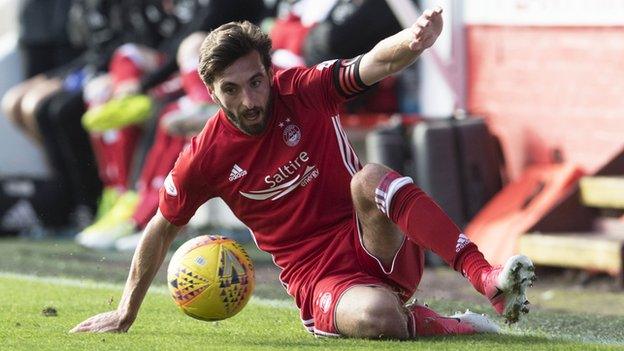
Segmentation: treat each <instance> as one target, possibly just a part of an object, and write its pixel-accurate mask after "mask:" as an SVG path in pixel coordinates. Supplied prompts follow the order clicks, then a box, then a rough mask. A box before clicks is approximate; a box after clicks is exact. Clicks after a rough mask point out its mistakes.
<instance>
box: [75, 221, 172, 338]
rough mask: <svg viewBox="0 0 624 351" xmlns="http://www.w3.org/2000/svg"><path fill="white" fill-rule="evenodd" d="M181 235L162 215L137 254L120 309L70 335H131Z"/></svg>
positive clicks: (89, 321)
mask: <svg viewBox="0 0 624 351" xmlns="http://www.w3.org/2000/svg"><path fill="white" fill-rule="evenodd" d="M179 231H180V227H177V226H175V225H173V224H171V223H169V221H167V220H166V219H165V217H163V215H162V214H161V213H160V211H158V213H156V215H155V216H154V218H152V219H151V220H150V222H149V224H148V225H147V227H146V228H145V231H144V232H143V237H142V238H141V242H140V243H139V246H138V247H137V249H136V251H135V252H134V257H133V258H132V264H131V266H130V273H129V274H128V280H126V286H125V288H124V292H123V296H122V297H121V301H120V302H119V306H118V307H117V309H116V310H114V311H109V312H104V313H100V314H98V315H95V316H93V317H91V318H89V319H87V320H85V321H84V322H82V323H80V324H78V325H77V326H75V327H74V328H73V329H72V330H70V332H71V333H76V332H94V333H102V332H126V331H128V329H129V328H130V326H131V325H132V323H133V322H134V320H135V318H136V316H137V314H138V312H139V307H140V306H141V303H142V302H143V298H144V297H145V294H146V293H147V289H148V288H149V286H150V284H151V283H152V280H153V279H154V276H155V275H156V272H157V271H158V268H159V267H160V265H161V264H162V262H163V260H164V259H165V256H166V255H167V250H168V249H169V247H170V246H171V242H172V241H173V239H174V238H175V236H176V235H177V234H178V232H179Z"/></svg>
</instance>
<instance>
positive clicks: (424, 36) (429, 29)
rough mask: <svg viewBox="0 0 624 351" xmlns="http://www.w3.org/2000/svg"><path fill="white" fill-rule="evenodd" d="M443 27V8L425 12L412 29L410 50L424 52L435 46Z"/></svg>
mask: <svg viewBox="0 0 624 351" xmlns="http://www.w3.org/2000/svg"><path fill="white" fill-rule="evenodd" d="M442 25H443V23H442V8H441V7H436V8H434V9H433V10H431V9H428V10H425V12H423V14H422V15H421V16H420V17H418V19H417V20H416V23H414V24H413V25H412V27H411V28H410V29H411V31H412V35H413V37H412V40H411V41H410V44H409V48H410V50H412V51H422V50H425V49H427V48H428V47H430V46H431V45H433V43H435V41H436V39H437V38H438V36H439V35H440V33H441V32H442Z"/></svg>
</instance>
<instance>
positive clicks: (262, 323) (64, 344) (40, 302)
mask: <svg viewBox="0 0 624 351" xmlns="http://www.w3.org/2000/svg"><path fill="white" fill-rule="evenodd" d="M22 245H23V246H22ZM38 245H39V246H38ZM20 248H23V249H24V250H35V251H36V252H38V253H39V254H40V256H41V257H47V259H48V260H51V261H49V265H50V266H51V265H53V264H50V262H55V261H54V259H55V257H56V255H57V254H58V252H66V250H64V249H63V250H61V249H59V247H58V246H56V247H55V246H54V245H49V243H45V244H30V245H29V244H28V243H24V244H20V243H17V244H16V243H15V242H10V241H3V240H0V269H2V270H3V271H5V273H0V350H37V351H39V350H171V349H175V350H247V349H249V350H369V349H376V350H488V351H490V350H523V351H525V350H624V318H623V317H622V314H621V311H622V308H623V307H622V302H623V301H624V297H622V296H621V295H622V294H619V293H608V294H593V296H591V295H592V294H586V293H584V292H581V295H579V294H577V293H576V292H571V291H567V292H566V291H554V292H553V291H552V290H551V293H550V294H551V295H552V294H554V296H561V297H562V299H563V301H560V299H558V298H549V299H548V300H549V301H550V302H549V303H548V304H543V305H541V306H540V307H541V308H537V309H535V310H534V311H532V312H531V314H529V316H528V318H527V319H526V320H525V321H524V322H521V323H520V324H519V325H518V326H514V327H504V328H503V334H502V335H479V336H462V337H444V338H425V339H420V340H414V341H407V342H399V341H370V340H350V339H330V338H315V337H313V336H311V335H310V334H308V333H307V332H305V331H304V329H303V328H302V325H301V323H300V321H299V316H298V311H297V310H296V309H295V308H294V306H293V304H292V302H291V301H290V300H289V299H287V298H285V297H284V296H282V297H281V298H264V297H260V298H259V297H254V299H252V300H251V302H250V303H249V304H248V306H247V307H246V308H245V309H243V311H242V312H241V313H240V314H239V315H237V316H235V317H233V318H231V319H229V320H225V321H221V322H211V323H209V322H202V321H196V320H194V319H192V318H190V317H187V316H185V315H184V314H182V313H181V312H180V311H179V310H178V309H177V307H176V306H175V305H174V304H173V302H172V300H171V297H170V296H169V294H168V291H167V290H166V287H165V286H164V283H163V282H160V281H157V283H156V286H155V287H154V288H152V289H151V290H150V292H149V293H148V295H147V297H146V300H145V303H144V305H143V307H142V309H141V313H140V314H139V317H138V319H137V320H136V322H135V324H134V325H133V327H132V328H131V329H130V331H129V332H128V333H127V334H68V330H69V329H71V328H72V327H73V326H74V325H75V324H77V323H79V322H80V321H82V320H84V319H85V318H87V317H89V316H91V315H93V314H95V313H98V312H104V311H107V310H110V309H112V308H114V307H115V306H116V304H117V302H118V300H119V297H120V295H121V291H122V285H121V284H120V282H119V280H118V279H110V280H109V281H107V280H106V279H105V278H100V277H99V276H98V278H90V277H93V274H91V273H89V274H84V276H82V275H72V274H67V272H65V273H58V272H57V271H55V270H53V269H51V268H50V267H46V269H47V270H45V271H42V270H41V269H42V268H41V267H39V268H36V269H34V270H30V271H29V270H28V269H26V271H24V267H23V266H22V267H21V268H20V267H19V265H18V264H16V260H17V259H16V255H17V252H18V251H19V250H20ZM33 248H34V249H33ZM68 248H70V251H72V252H74V253H75V254H76V256H80V255H78V253H80V252H79V249H77V248H75V247H73V246H71V245H69V246H68ZM46 253H47V254H46ZM22 254H23V252H22ZM82 254H85V255H92V253H85V252H82ZM46 255H47V256H46ZM62 255H65V253H63V254H62ZM35 256H36V255H35ZM20 257H23V255H21V256H20ZM81 257H82V259H84V258H85V257H86V256H81ZM29 259H33V260H34V258H33V256H32V255H31V256H30V258H29ZM127 259H128V258H127V257H126V260H127ZM257 260H258V261H262V260H263V258H261V257H258V258H257ZM63 262H65V265H67V266H69V267H72V268H71V269H74V268H75V267H74V266H72V263H71V260H63ZM100 263H101V262H100ZM260 263H261V262H260ZM23 264H25V265H26V266H27V267H31V266H32V265H30V264H27V263H23ZM54 264H58V262H56V263H54ZM11 266H14V268H15V269H11ZM61 266H62V265H61ZM61 266H59V267H57V268H56V269H59V270H61V271H62V270H63V269H67V266H62V267H61ZM110 266H115V264H114V263H113V264H111V265H108V266H107V267H110ZM120 266H121V265H120ZM63 267H64V268H63ZM119 270H120V272H119V276H123V275H125V271H126V270H127V267H125V268H119ZM7 271H9V272H7ZM11 271H12V272H14V273H10V272H11ZM85 271H88V268H85ZM15 272H20V273H15ZM22 273H26V274H22ZM42 273H44V274H42ZM35 274H39V275H46V276H47V277H37V276H35ZM57 276H65V277H67V278H59V277H57ZM84 278H86V279H84ZM90 279H97V281H98V282H97V283H96V282H93V280H90ZM267 289H268V288H265V290H267ZM537 292H538V293H539V294H544V293H545V292H544V291H540V290H539V288H538V290H537ZM260 295H265V296H266V294H264V293H261V294H260ZM585 295H589V296H585ZM268 296H272V295H271V294H269V295H268ZM592 297H593V298H594V300H593V299H592ZM534 299H538V296H537V295H536V296H534ZM566 301H567V302H568V304H570V303H571V304H572V305H574V306H579V308H572V309H570V308H568V309H566V308H565V304H566ZM586 301H595V302H596V304H595V307H596V308H595V309H594V308H593V307H592V306H590V307H589V308H588V307H587V303H585V302H586ZM428 302H431V303H430V305H431V306H432V307H433V308H435V309H437V310H439V311H441V312H444V313H449V312H454V311H457V310H460V309H461V308H464V309H465V308H466V307H470V308H471V309H473V310H475V311H477V312H484V313H488V314H490V315H491V314H492V313H491V309H490V308H489V306H486V305H485V304H475V303H474V302H467V301H456V300H453V301H450V300H448V299H439V300H433V301H428ZM604 303H606V304H607V306H604ZM608 305H611V307H612V308H611V310H609V308H608ZM47 307H52V308H54V309H55V310H56V312H57V313H56V316H46V315H45V314H44V313H43V310H44V309H45V308H47ZM591 310H596V311H598V313H591ZM497 321H498V322H501V321H500V319H497Z"/></svg>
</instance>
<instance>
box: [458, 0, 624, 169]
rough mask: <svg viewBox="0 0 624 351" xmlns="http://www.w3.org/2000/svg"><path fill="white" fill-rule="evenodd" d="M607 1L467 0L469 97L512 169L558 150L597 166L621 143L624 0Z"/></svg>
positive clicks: (545, 159)
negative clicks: (490, 129) (607, 4)
mask: <svg viewBox="0 0 624 351" xmlns="http://www.w3.org/2000/svg"><path fill="white" fill-rule="evenodd" d="M607 2H609V3H610V4H611V6H607V7H606V8H605V7H602V6H600V7H597V8H596V7H595V5H596V2H594V1H591V2H589V1H580V0H574V1H570V2H568V1H564V2H562V1H555V0H552V1H548V0H544V1H541V2H535V1H519V0H518V1H499V2H496V3H494V2H492V1H489V0H472V1H469V2H467V4H470V5H469V6H468V8H467V10H466V48H467V61H468V63H467V65H468V69H467V72H468V73H467V74H468V83H467V85H468V94H467V106H468V109H469V111H471V112H472V113H473V114H477V115H483V116H484V117H486V118H487V119H488V121H489V122H490V125H491V127H492V129H493V130H494V131H495V132H496V133H497V134H498V135H499V136H500V137H501V139H502V142H503V147H504V150H505V154H506V156H507V160H508V166H509V171H510V174H511V176H512V177H515V176H517V175H519V173H520V172H521V170H522V169H523V168H524V167H525V166H526V165H527V164H531V163H541V162H548V161H550V160H551V159H552V155H553V151H554V150H559V151H561V155H562V156H563V158H564V160H567V161H571V162H575V163H578V164H580V165H581V166H583V167H584V168H585V169H586V170H587V171H590V172H591V171H593V170H595V169H596V168H598V167H599V166H601V165H602V164H604V163H605V162H606V161H607V160H608V159H609V158H610V157H612V156H613V154H614V153H616V152H617V151H619V150H620V149H621V148H622V147H623V146H624V137H623V136H624V60H623V59H622V58H624V22H623V21H622V20H621V18H624V1H607ZM514 4H515V6H514ZM536 4H538V5H539V6H538V5H536ZM592 4H593V5H594V6H593V7H592ZM485 5H491V6H493V7H495V8H494V9H493V8H492V7H487V6H486V7H483V6H485ZM479 6H481V9H484V8H488V9H489V11H491V13H489V14H488V11H478V12H477V11H476V10H475V7H479ZM557 6H560V8H559V7H557ZM566 6H567V7H566ZM496 7H497V8H496ZM592 8H593V11H594V12H595V13H593V14H592V13H591V11H590V10H591V9H592ZM585 10H587V11H589V12H587V11H585ZM471 13H472V15H471ZM555 14H556V15H555ZM588 14H589V15H588Z"/></svg>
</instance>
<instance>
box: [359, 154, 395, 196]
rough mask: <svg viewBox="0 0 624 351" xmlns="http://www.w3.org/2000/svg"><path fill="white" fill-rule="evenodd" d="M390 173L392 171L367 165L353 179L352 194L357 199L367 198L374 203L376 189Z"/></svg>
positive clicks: (372, 164) (376, 165)
mask: <svg viewBox="0 0 624 351" xmlns="http://www.w3.org/2000/svg"><path fill="white" fill-rule="evenodd" d="M388 172H390V169H389V168H387V167H385V166H382V165H379V164H375V163H369V164H367V165H365V166H364V167H363V168H362V169H361V170H359V171H358V172H357V173H355V174H354V175H353V178H351V194H353V196H354V197H355V198H356V199H358V198H359V199H362V198H366V199H368V200H370V201H374V196H375V189H376V188H377V186H378V185H379V182H380V181H381V179H382V178H383V176H384V175H385V174H386V173H388Z"/></svg>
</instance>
